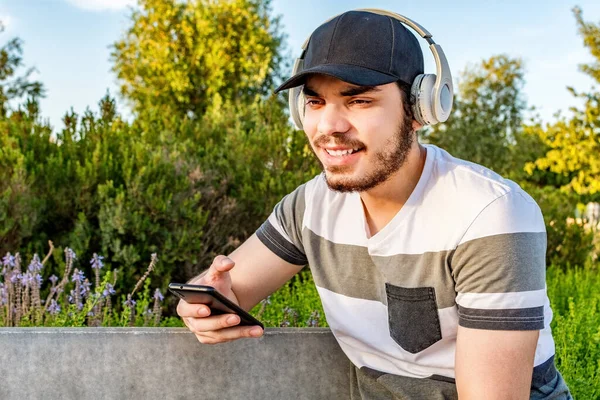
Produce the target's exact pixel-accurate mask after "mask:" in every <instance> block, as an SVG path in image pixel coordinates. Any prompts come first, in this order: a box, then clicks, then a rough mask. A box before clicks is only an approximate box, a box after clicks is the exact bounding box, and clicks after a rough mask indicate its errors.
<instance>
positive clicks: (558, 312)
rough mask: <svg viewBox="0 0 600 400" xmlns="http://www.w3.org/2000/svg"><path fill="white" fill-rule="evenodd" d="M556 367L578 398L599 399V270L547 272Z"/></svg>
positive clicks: (580, 269) (583, 269)
mask: <svg viewBox="0 0 600 400" xmlns="http://www.w3.org/2000/svg"><path fill="white" fill-rule="evenodd" d="M546 282H547V284H548V297H549V298H550V304H551V306H552V311H553V312H554V318H553V321H552V325H551V326H552V335H553V337H554V341H555V343H556V366H557V368H558V370H559V371H560V372H561V374H562V375H563V377H564V378H565V381H566V382H567V385H568V386H569V389H570V390H571V394H572V395H573V397H574V398H575V399H600V270H599V269H598V268H597V267H596V268H592V267H587V268H573V269H568V270H566V271H565V270H563V269H561V268H559V267H556V266H553V267H551V268H549V269H548V275H547V279H546Z"/></svg>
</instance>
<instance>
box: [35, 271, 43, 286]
mask: <svg viewBox="0 0 600 400" xmlns="http://www.w3.org/2000/svg"><path fill="white" fill-rule="evenodd" d="M34 281H35V282H36V283H37V284H38V286H42V276H41V275H40V274H35V276H34Z"/></svg>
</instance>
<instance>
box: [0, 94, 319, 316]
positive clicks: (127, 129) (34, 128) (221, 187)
mask: <svg viewBox="0 0 600 400" xmlns="http://www.w3.org/2000/svg"><path fill="white" fill-rule="evenodd" d="M284 110H285V102H284V101H283V100H282V98H279V97H272V98H269V99H265V100H261V99H257V101H256V103H254V104H252V105H246V106H239V105H238V106H234V105H227V104H223V105H222V106H221V107H220V108H219V111H218V112H217V111H212V112H211V113H210V115H208V114H207V115H206V116H205V117H204V118H203V119H201V120H195V119H185V118H184V119H183V120H179V119H177V120H172V119H169V116H163V115H160V116H156V115H155V116H152V118H151V117H150V116H147V118H146V119H144V120H136V121H135V122H134V123H132V124H128V123H125V122H123V121H122V120H121V119H120V118H119V116H118V115H117V114H116V111H115V104H114V100H113V99H111V98H110V97H109V96H107V97H105V98H104V99H103V100H102V101H101V102H100V114H99V115H95V114H94V113H92V112H89V111H88V112H86V113H85V114H84V115H83V116H82V117H79V116H77V115H75V114H74V113H68V114H67V115H66V116H65V124H66V125H65V129H63V131H62V132H61V133H60V134H58V135H56V137H53V136H52V135H51V133H50V132H51V131H50V129H49V128H48V127H47V126H44V125H43V124H41V123H40V122H39V121H38V117H37V116H36V115H30V114H28V113H26V112H22V113H13V114H12V115H11V116H10V117H9V118H6V119H4V120H0V124H2V128H3V130H2V135H0V141H1V144H2V146H1V150H0V166H2V167H3V168H2V169H1V170H0V178H1V179H0V226H2V229H3V233H4V234H3V235H0V237H1V238H2V239H0V254H5V253H6V252H8V251H13V252H14V251H19V252H21V253H22V254H33V253H40V254H41V253H44V252H45V249H46V248H47V243H48V241H49V240H52V241H53V242H54V243H56V247H57V249H59V250H62V249H64V248H65V247H66V246H67V244H68V245H69V246H71V247H72V248H73V250H74V251H75V252H76V253H77V254H78V255H80V257H81V258H83V259H90V258H91V257H92V254H93V253H99V254H104V255H105V256H106V257H107V259H108V260H110V262H109V263H108V264H107V267H109V268H112V267H114V266H116V265H118V266H119V267H120V268H121V273H120V274H119V278H118V279H119V282H118V284H119V285H118V286H119V287H131V286H133V284H134V283H135V281H136V280H137V279H139V277H140V276H141V274H142V273H143V271H144V268H145V265H144V262H143V260H146V259H148V258H149V257H150V255H151V254H152V253H159V254H161V263H160V265H158V266H157V268H156V271H155V275H156V276H157V277H158V279H157V280H156V282H160V287H161V288H162V289H166V285H167V283H168V282H169V281H170V280H179V281H186V280H188V279H189V278H190V277H191V276H192V275H194V274H197V273H199V272H200V271H201V270H202V269H204V268H205V267H206V266H208V265H210V262H211V260H212V258H213V257H214V256H215V255H217V254H227V253H228V252H230V251H232V250H233V249H234V248H235V247H237V246H238V245H239V244H240V243H241V242H242V241H243V240H245V239H246V238H247V237H248V236H250V235H251V234H252V233H253V232H254V230H255V229H256V228H258V226H259V225H260V224H261V223H262V222H263V221H264V220H265V219H266V217H267V216H268V214H269V213H270V212H271V210H272V207H273V206H274V204H275V203H277V202H278V201H279V200H280V199H281V198H282V197H283V196H284V195H285V194H287V193H288V192H290V191H292V190H293V189H294V188H295V187H296V186H298V185H299V184H301V183H302V182H304V181H306V180H308V179H309V178H312V177H313V176H314V175H315V174H316V173H318V167H317V164H316V162H315V160H314V159H313V157H312V155H311V152H310V150H309V146H308V144H307V142H306V140H305V138H304V134H303V133H302V132H299V131H294V130H292V129H291V128H290V127H289V124H288V121H287V116H286V113H285V111H284ZM111 263H114V265H111ZM62 269H64V265H63V261H62V260H61V259H60V257H54V258H53V259H51V260H50V261H49V263H48V266H47V268H46V269H45V274H46V275H45V277H46V278H47V277H48V276H49V275H51V274H52V273H54V274H58V273H59V272H60V271H61V270H62ZM82 270H83V271H84V272H85V273H86V274H89V273H90V272H91V270H90V269H89V267H87V266H82ZM119 294H123V293H119ZM171 306H173V303H171Z"/></svg>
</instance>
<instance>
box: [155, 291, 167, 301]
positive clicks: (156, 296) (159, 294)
mask: <svg viewBox="0 0 600 400" xmlns="http://www.w3.org/2000/svg"><path fill="white" fill-rule="evenodd" d="M164 299H165V296H163V295H162V293H161V292H160V290H158V289H156V291H155V292H154V300H158V301H163V300H164Z"/></svg>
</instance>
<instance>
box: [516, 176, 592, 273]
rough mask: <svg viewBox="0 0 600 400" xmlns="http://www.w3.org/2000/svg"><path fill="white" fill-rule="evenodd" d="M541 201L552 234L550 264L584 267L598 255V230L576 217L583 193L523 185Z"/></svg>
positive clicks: (539, 203) (549, 231) (548, 259)
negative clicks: (596, 240)
mask: <svg viewBox="0 0 600 400" xmlns="http://www.w3.org/2000/svg"><path fill="white" fill-rule="evenodd" d="M522 187H523V188H524V189H525V190H526V191H527V192H528V193H529V194H530V195H531V196H532V197H533V198H534V199H535V200H536V201H537V203H538V205H539V206H540V208H541V210H542V213H543V215H544V223H545V225H546V231H547V233H548V247H547V251H546V263H547V265H560V266H561V267H562V268H570V267H575V266H583V265H584V264H586V262H588V261H589V260H591V258H592V257H593V254H594V232H593V231H592V230H591V229H588V228H586V226H585V224H580V223H577V220H576V219H575V215H576V209H577V205H578V203H579V202H580V201H581V199H580V198H579V196H577V195H575V194H572V193H566V192H564V191H561V190H559V189H556V188H554V187H552V186H544V187H541V188H540V187H537V186H534V185H528V184H526V183H525V184H522Z"/></svg>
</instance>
